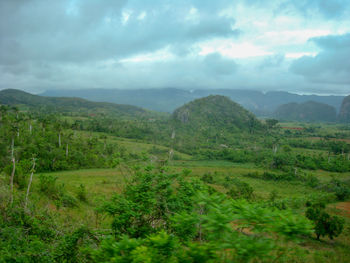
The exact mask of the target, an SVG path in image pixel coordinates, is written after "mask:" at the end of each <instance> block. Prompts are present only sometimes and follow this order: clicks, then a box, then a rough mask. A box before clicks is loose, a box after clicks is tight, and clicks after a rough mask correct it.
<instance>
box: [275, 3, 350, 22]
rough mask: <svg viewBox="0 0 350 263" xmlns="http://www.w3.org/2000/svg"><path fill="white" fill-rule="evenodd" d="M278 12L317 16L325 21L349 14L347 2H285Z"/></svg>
mask: <svg viewBox="0 0 350 263" xmlns="http://www.w3.org/2000/svg"><path fill="white" fill-rule="evenodd" d="M278 9H279V11H286V12H291V11H293V10H296V11H297V12H298V13H300V14H302V15H304V16H306V17H313V16H315V15H317V14H320V15H321V16H323V17H325V18H327V19H339V17H341V16H346V15H348V14H349V1H348V0H297V1H295V0H285V1H283V2H282V3H281V4H280V6H279V8H278Z"/></svg>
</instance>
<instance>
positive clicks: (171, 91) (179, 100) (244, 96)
mask: <svg viewBox="0 0 350 263" xmlns="http://www.w3.org/2000/svg"><path fill="white" fill-rule="evenodd" d="M42 95H43V96H54V97H62V96H64V97H71V96H74V97H80V98H84V99H88V100H92V101H107V102H113V103H120V104H129V105H135V106H138V107H143V108H146V109H151V110H156V111H161V112H173V111H174V110H175V109H176V108H178V107H181V106H182V105H183V104H184V103H187V102H189V101H191V100H194V99H199V98H203V97H206V96H209V95H223V96H227V97H229V98H230V99H232V100H233V101H235V102H237V103H239V104H240V105H242V106H243V107H245V108H246V109H249V110H250V111H251V112H253V113H254V114H256V115H258V116H271V114H272V113H273V112H274V111H275V110H276V108H277V107H278V106H280V105H282V104H286V103H291V102H296V103H303V102H307V101H316V102H320V103H326V104H329V105H331V106H333V107H335V108H336V109H337V111H339V109H340V105H341V103H342V100H343V98H344V96H318V95H298V94H293V93H289V92H284V91H273V92H267V93H263V92H261V91H256V90H240V89H195V90H185V89H177V88H160V89H135V90H132V89H129V90H126V89H124V90H123V89H82V90H48V91H46V92H44V93H43V94H42Z"/></svg>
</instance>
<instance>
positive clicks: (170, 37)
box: [0, 0, 350, 94]
mask: <svg viewBox="0 0 350 263" xmlns="http://www.w3.org/2000/svg"><path fill="white" fill-rule="evenodd" d="M0 36H1V38H0V80H1V82H0V89H5V88H18V89H23V90H27V91H30V92H34V93H35V92H42V91H44V90H47V89H78V88H122V89H127V88H162V87H178V88H190V89H193V88H212V89H215V88H232V89H243V88H244V89H255V90H264V91H267V90H286V91H291V92H298V93H318V94H323V93H324V94H348V93H350V0H298V1H293V0H281V1H274V0H272V1H262V0H246V1H228V0H227V1H226V0H216V1H212V0H193V1H185V0H177V1H172V0H149V1H142V0H138V1H136V0H129V1H128V0H59V1H55V0H1V1H0Z"/></svg>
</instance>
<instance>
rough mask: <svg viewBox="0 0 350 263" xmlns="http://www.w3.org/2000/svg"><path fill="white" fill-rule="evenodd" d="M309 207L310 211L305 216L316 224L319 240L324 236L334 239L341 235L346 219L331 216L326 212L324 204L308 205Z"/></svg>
mask: <svg viewBox="0 0 350 263" xmlns="http://www.w3.org/2000/svg"><path fill="white" fill-rule="evenodd" d="M307 206H308V209H307V210H306V213H305V215H306V217H307V218H309V219H310V220H312V221H313V222H314V224H315V234H316V236H317V239H320V237H323V236H328V237H329V238H330V239H333V238H334V237H337V236H339V235H340V234H341V232H342V231H343V227H344V219H342V218H340V217H338V216H331V215H329V214H328V213H327V212H325V205H324V204H323V203H316V204H311V203H307Z"/></svg>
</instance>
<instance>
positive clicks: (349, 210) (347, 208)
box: [336, 202, 350, 217]
mask: <svg viewBox="0 0 350 263" xmlns="http://www.w3.org/2000/svg"><path fill="white" fill-rule="evenodd" d="M336 208H337V209H339V210H342V213H343V214H344V216H347V217H350V202H341V203H338V204H337V205H336Z"/></svg>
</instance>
